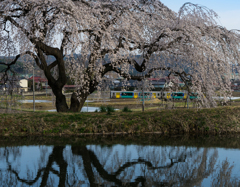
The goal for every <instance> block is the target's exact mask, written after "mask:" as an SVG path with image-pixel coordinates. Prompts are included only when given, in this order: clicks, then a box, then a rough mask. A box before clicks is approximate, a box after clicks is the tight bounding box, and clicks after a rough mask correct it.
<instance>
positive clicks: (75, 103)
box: [70, 92, 88, 112]
mask: <svg viewBox="0 0 240 187" xmlns="http://www.w3.org/2000/svg"><path fill="white" fill-rule="evenodd" d="M87 96H88V94H83V93H82V94H80V101H79V99H78V97H77V94H76V93H75V92H73V94H72V96H71V106H70V111H71V112H80V111H81V109H82V107H83V105H84V103H85V101H86V99H87Z"/></svg>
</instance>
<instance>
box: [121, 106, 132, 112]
mask: <svg viewBox="0 0 240 187" xmlns="http://www.w3.org/2000/svg"><path fill="white" fill-rule="evenodd" d="M122 111H123V112H132V110H131V109H129V108H128V107H127V106H125V107H124V108H123V110H122Z"/></svg>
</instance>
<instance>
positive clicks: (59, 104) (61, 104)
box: [56, 94, 68, 112]
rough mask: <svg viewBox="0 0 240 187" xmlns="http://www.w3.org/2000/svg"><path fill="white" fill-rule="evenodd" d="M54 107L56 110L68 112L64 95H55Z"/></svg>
mask: <svg viewBox="0 0 240 187" xmlns="http://www.w3.org/2000/svg"><path fill="white" fill-rule="evenodd" d="M56 109H57V112H68V105H67V102H66V97H65V95H63V94H61V95H56Z"/></svg>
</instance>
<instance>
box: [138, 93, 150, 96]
mask: <svg viewBox="0 0 240 187" xmlns="http://www.w3.org/2000/svg"><path fill="white" fill-rule="evenodd" d="M149 95H151V93H144V96H149ZM139 96H142V93H139Z"/></svg>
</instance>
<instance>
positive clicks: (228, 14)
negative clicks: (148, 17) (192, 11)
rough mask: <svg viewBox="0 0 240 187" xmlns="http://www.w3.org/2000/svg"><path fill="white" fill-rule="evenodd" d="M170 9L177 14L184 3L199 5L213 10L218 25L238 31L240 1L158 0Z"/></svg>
mask: <svg viewBox="0 0 240 187" xmlns="http://www.w3.org/2000/svg"><path fill="white" fill-rule="evenodd" d="M160 1H161V2H162V3H163V4H164V5H166V6H167V7H169V8H170V9H172V10H174V11H175V12H178V10H179V8H180V7H181V6H182V5H183V4H184V3H186V2H191V3H194V4H199V5H203V6H206V7H208V8H209V9H212V10H214V11H215V12H216V13H217V14H218V16H219V24H220V25H221V26H224V27H226V28H227V29H239V30H240V0H160Z"/></svg>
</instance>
